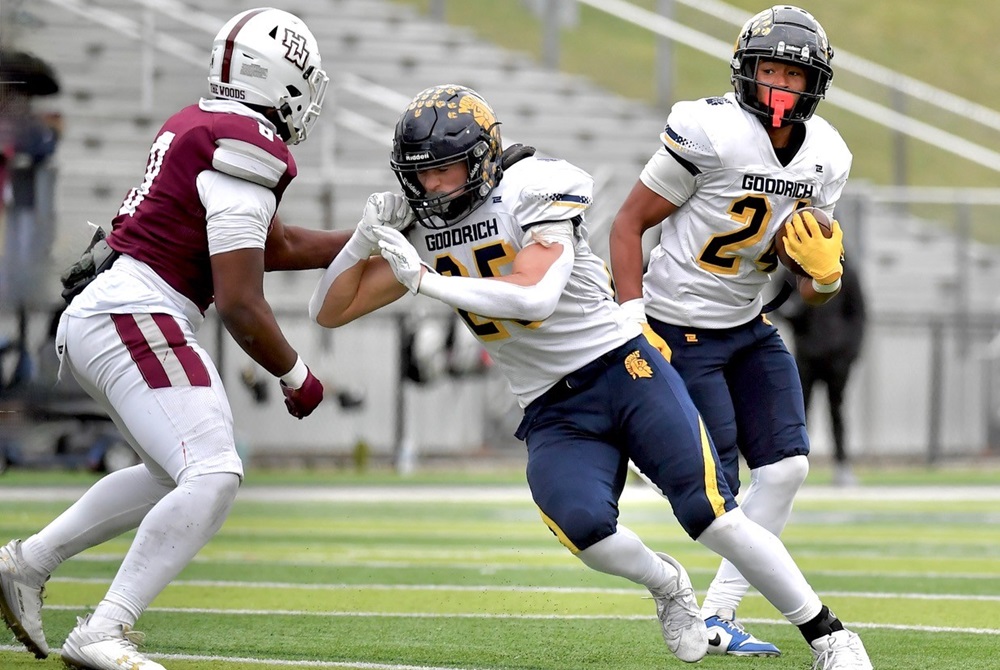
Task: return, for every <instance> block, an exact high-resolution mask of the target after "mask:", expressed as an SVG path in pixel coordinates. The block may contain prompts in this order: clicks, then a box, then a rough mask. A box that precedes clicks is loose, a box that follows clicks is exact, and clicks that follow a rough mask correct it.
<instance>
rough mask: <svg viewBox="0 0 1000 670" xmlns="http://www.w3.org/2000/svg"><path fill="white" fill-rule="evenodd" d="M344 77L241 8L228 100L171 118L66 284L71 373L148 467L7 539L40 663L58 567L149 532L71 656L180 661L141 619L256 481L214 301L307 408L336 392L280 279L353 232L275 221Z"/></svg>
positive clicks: (123, 474)
mask: <svg viewBox="0 0 1000 670" xmlns="http://www.w3.org/2000/svg"><path fill="white" fill-rule="evenodd" d="M327 83H328V78H327V76H326V74H325V72H324V71H323V69H322V65H321V61H320V54H319V50H318V47H317V44H316V39H315V38H314V37H313V35H312V33H311V32H310V31H309V29H308V28H307V27H306V25H305V24H304V23H303V22H302V21H301V20H300V19H299V18H297V17H295V16H293V15H292V14H289V13H288V12H284V11H280V10H276V9H269V8H259V9H252V10H247V11H245V12H241V13H239V14H237V15H236V16H234V17H233V18H232V19H230V20H229V21H228V22H227V23H226V24H225V25H224V26H223V27H222V30H221V31H220V32H219V33H218V35H217V36H216V38H215V42H214V45H213V49H212V61H211V65H210V70H209V77H208V85H209V90H210V92H211V96H210V97H208V98H204V99H202V100H201V101H200V102H199V103H198V104H193V105H190V106H187V107H185V108H184V109H181V110H180V111H178V112H177V113H175V114H173V115H172V116H171V117H170V118H169V119H167V120H166V122H165V123H164V125H163V127H162V128H161V129H160V131H159V133H158V134H157V137H156V140H155V141H154V142H153V145H152V148H151V150H150V154H149V161H148V164H147V165H146V169H145V170H144V176H143V178H142V180H141V184H137V186H136V188H134V189H132V191H131V192H130V193H129V194H128V195H127V196H126V198H125V200H124V202H123V203H122V205H121V208H120V209H119V210H118V215H117V216H116V217H115V218H114V220H113V221H112V231H111V234H110V235H109V236H108V238H107V240H101V241H97V240H96V239H95V245H93V248H92V249H90V250H89V251H88V259H89V261H90V262H89V263H86V264H82V265H81V264H78V267H77V270H78V271H76V272H73V273H70V274H68V275H67V276H66V285H67V286H66V288H67V290H66V292H65V293H64V296H67V299H71V302H70V304H69V307H67V309H66V311H65V313H64V314H63V316H62V319H61V320H60V323H59V329H58V332H57V335H56V344H57V353H58V354H59V358H60V361H61V365H62V366H64V367H65V368H68V371H63V373H64V374H69V373H70V372H71V373H72V374H73V375H74V376H75V377H76V378H77V380H78V381H79V382H80V384H81V385H82V386H83V387H84V388H85V389H86V390H87V391H88V393H90V395H92V396H93V397H94V399H95V400H97V401H98V402H99V403H100V404H101V406H102V407H103V408H104V409H105V410H106V411H107V412H108V414H109V415H110V416H111V417H112V418H113V419H114V422H115V424H116V425H117V427H118V429H119V430H120V431H121V433H122V434H123V435H124V436H126V438H127V439H128V441H129V444H131V446H132V447H133V448H134V449H135V451H136V453H137V454H139V456H140V457H141V458H142V461H143V462H142V463H141V464H140V465H137V466H135V467H131V468H126V469H124V470H119V471H117V472H113V473H111V474H109V475H107V476H106V477H104V478H102V479H101V480H100V481H99V482H97V483H96V484H94V486H93V487H91V488H90V489H89V490H88V491H87V492H86V493H85V494H84V495H83V497H81V498H80V500H78V501H77V502H76V503H74V504H73V505H72V506H71V507H70V508H69V509H68V510H66V511H65V512H63V513H62V514H61V515H60V516H59V517H58V518H56V519H55V520H54V521H52V523H50V524H49V525H47V526H46V527H45V528H43V529H42V530H40V531H39V532H38V533H36V534H34V535H32V536H30V537H28V538H26V539H25V540H24V541H23V542H22V541H20V540H14V541H12V542H10V543H9V544H7V545H6V546H3V547H0V613H2V615H3V618H4V620H5V622H6V623H7V625H8V627H10V628H11V630H12V631H13V632H14V634H15V635H16V637H17V639H18V640H20V641H21V642H22V643H23V644H24V645H25V646H26V647H27V648H28V649H29V650H30V651H32V652H34V654H35V655H36V656H38V657H39V658H44V657H45V656H46V654H47V653H48V644H47V641H46V639H45V635H44V631H43V630H42V618H41V607H42V592H43V587H44V584H45V581H46V580H47V579H48V577H49V575H50V574H51V573H52V571H53V570H55V569H56V567H57V566H59V564H60V563H62V562H63V561H65V560H66V559H68V558H69V557H71V556H74V555H76V554H78V553H79V552H81V551H83V550H85V549H88V548H90V547H93V546H96V545H98V544H100V543H102V542H105V541H107V540H109V539H111V538H114V537H117V536H119V535H121V534H122V533H125V532H127V531H130V530H133V529H136V535H135V539H134V541H133V542H132V544H131V546H130V547H129V550H128V552H127V553H126V555H125V558H124V560H123V562H122V565H121V567H120V569H119V571H118V574H117V575H116V576H115V579H114V581H113V582H112V584H111V587H110V589H109V590H108V592H107V594H106V595H105V596H104V598H103V599H102V600H101V602H100V603H99V604H98V605H97V607H96V608H95V610H94V612H93V613H92V614H90V615H89V616H87V617H85V618H81V619H79V620H78V623H77V626H76V627H75V628H73V630H72V631H71V632H70V634H69V637H67V639H66V641H65V642H64V643H63V645H62V650H61V654H62V658H63V661H64V662H65V663H66V664H67V665H69V666H70V667H73V668H80V669H84V670H120V669H121V668H126V667H127V668H140V667H141V668H142V669H143V670H163V666H161V665H160V664H159V663H156V662H154V661H152V660H150V659H149V657H147V656H146V655H145V654H143V653H141V652H140V651H139V650H138V649H137V648H136V644H135V640H136V639H137V638H136V636H135V635H134V632H133V631H132V627H133V626H134V625H135V623H136V620H137V619H138V618H139V616H140V615H141V614H142V613H143V611H145V609H146V608H147V607H148V606H149V604H150V603H151V602H152V600H153V599H154V598H155V597H156V596H157V594H159V593H160V592H161V591H162V590H163V589H164V588H165V587H166V586H167V584H169V583H170V582H171V581H172V580H173V579H174V578H175V577H176V576H177V575H178V574H179V573H180V571H181V570H182V569H183V568H184V567H185V566H186V565H187V564H188V563H189V562H190V561H191V559H192V558H193V557H194V556H195V554H196V553H197V552H198V551H199V550H200V549H201V548H202V547H203V546H204V545H205V544H206V543H207V542H208V541H209V540H210V539H211V538H212V536H213V535H214V534H215V533H216V531H218V529H219V528H220V527H221V526H222V524H223V522H224V521H225V519H226V516H227V514H228V513H229V510H230V507H231V506H232V504H233V501H234V499H235V497H236V493H237V490H238V489H239V486H240V482H241V481H242V478H243V466H242V463H241V461H240V458H239V455H238V454H237V452H236V445H235V441H234V437H233V416H232V410H231V409H230V406H229V400H228V398H227V396H226V390H225V388H223V385H222V379H221V377H220V376H219V372H218V371H217V370H216V368H215V365H214V364H213V362H212V360H211V358H210V357H209V355H208V353H207V352H206V351H205V350H204V349H203V348H202V347H201V346H200V345H199V343H198V341H197V340H196V338H195V331H197V329H198V327H199V326H200V325H201V323H202V322H203V320H204V312H205V310H206V309H208V307H209V305H211V304H212V303H213V302H214V304H215V306H216V310H217V312H218V314H219V316H220V318H221V319H222V322H223V323H224V324H225V326H226V328H227V329H228V330H229V332H230V334H231V335H232V336H233V338H234V339H235V340H236V341H237V342H238V343H239V344H240V346H241V347H243V349H244V350H245V351H246V352H247V354H248V355H250V356H251V357H252V358H253V359H254V360H255V361H256V362H257V363H259V364H260V365H261V366H262V367H264V368H265V369H267V370H268V371H269V372H271V373H272V374H273V375H274V376H275V378H276V380H275V383H278V379H280V380H281V388H282V391H283V393H284V395H285V404H286V406H287V408H288V411H289V412H290V413H291V414H292V415H293V416H295V417H298V418H302V417H304V416H306V415H308V414H309V413H310V412H312V411H313V410H314V409H315V408H316V406H317V405H318V404H319V403H320V401H321V400H322V398H323V386H322V384H321V383H320V382H319V380H317V379H316V377H315V376H313V374H312V373H311V372H310V371H309V368H308V367H307V366H306V364H305V363H304V362H303V361H302V359H301V358H300V357H299V356H298V355H297V354H296V352H295V349H293V348H292V346H291V344H290V343H289V342H288V341H287V340H286V339H285V337H284V335H283V334H282V331H281V329H280V327H279V325H278V323H277V321H276V320H275V317H274V314H273V313H272V310H271V308H270V306H269V305H268V303H267V300H266V299H265V297H264V292H263V278H264V271H265V270H266V269H267V270H275V269H278V270H293V269H307V268H322V267H326V266H327V265H329V263H330V261H331V260H332V259H333V258H334V257H335V256H336V254H337V252H338V251H339V250H340V248H341V247H342V246H343V244H344V242H345V241H346V239H347V235H346V234H344V233H342V232H336V233H332V232H324V231H313V230H307V229H304V228H298V227H292V226H285V225H283V224H282V223H281V222H280V220H278V218H277V217H276V215H275V212H276V209H277V206H278V203H279V202H280V200H281V196H282V194H283V193H284V191H285V187H286V186H287V185H288V183H289V182H290V181H291V180H292V179H293V178H294V177H295V174H296V168H295V161H294V160H293V159H292V156H291V154H290V153H289V149H288V145H289V144H296V143H298V142H299V141H301V140H303V139H305V137H306V135H307V134H308V133H309V130H310V129H311V128H312V127H313V125H314V124H315V122H316V120H317V118H318V116H319V113H320V111H321V108H322V104H323V98H324V94H325V91H326V87H327ZM95 266H96V267H95Z"/></svg>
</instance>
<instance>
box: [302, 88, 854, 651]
mask: <svg viewBox="0 0 1000 670" xmlns="http://www.w3.org/2000/svg"><path fill="white" fill-rule="evenodd" d="M498 126H499V124H498V122H497V120H496V116H495V114H494V113H493V110H492V109H491V107H490V106H489V105H488V104H487V103H486V101H485V100H483V98H482V97H480V96H479V95H478V94H477V93H475V92H474V91H472V90H470V89H467V88H464V87H461V86H450V85H446V86H436V87H433V88H430V89H427V90H425V91H423V92H422V93H420V94H419V95H417V97H416V98H414V99H413V101H412V102H411V103H410V105H409V107H408V108H407V109H406V111H404V112H403V115H402V116H401V117H400V119H399V121H398V122H397V124H396V132H395V138H394V142H393V154H392V168H393V170H394V171H395V172H396V175H397V177H398V179H399V182H400V184H401V186H402V188H403V192H404V194H405V200H404V198H403V197H400V196H398V195H394V194H391V193H383V194H375V195H373V196H372V197H371V198H369V201H368V205H367V206H366V208H365V215H364V217H363V218H362V221H361V223H360V224H359V225H358V228H357V230H356V231H355V233H354V235H353V236H352V237H351V239H350V241H348V243H347V245H346V246H345V247H344V251H343V252H342V253H341V254H340V255H339V256H338V257H337V259H336V260H335V261H334V262H333V263H332V264H331V266H330V268H329V269H328V270H327V272H326V273H325V275H324V277H323V279H322V281H321V283H320V285H319V286H318V287H317V289H316V292H315V293H314V295H313V299H312V301H311V303H310V310H309V311H310V314H311V315H312V316H313V317H314V318H315V319H316V320H317V321H318V322H319V323H320V324H321V325H323V326H327V327H336V326H340V325H343V324H345V323H348V322H349V321H351V320H353V319H355V318H357V317H359V316H362V315H363V314H366V313H368V312H371V311H373V310H375V309H377V308H379V307H381V306H383V305H386V304H389V303H391V302H393V301H394V300H396V299H398V298H400V297H402V296H403V295H405V294H406V292H407V291H410V292H412V293H421V294H424V295H427V296H430V297H433V298H436V299H438V300H441V301H442V302H444V303H446V304H448V305H450V306H451V307H453V308H455V309H456V310H458V313H459V314H460V315H461V317H462V319H463V320H464V321H465V324H466V326H467V327H468V328H469V329H470V330H471V331H472V332H473V333H474V334H475V335H476V336H477V337H478V338H479V339H480V341H481V342H482V343H483V346H485V347H486V348H487V349H488V350H489V352H490V354H491V356H492V357H493V359H494V360H495V361H496V363H497V365H498V366H499V367H500V369H501V370H502V371H503V373H504V375H505V376H506V377H507V380H508V382H509V384H510V387H511V390H512V391H513V392H514V394H515V395H516V396H517V398H518V400H519V402H520V404H521V406H522V407H523V408H524V410H525V414H524V419H523V421H522V422H521V425H520V427H519V428H518V431H517V436H518V437H519V438H520V439H522V440H524V441H525V442H526V444H527V449H528V465H527V477H528V484H529V487H530V489H531V494H532V497H533V499H534V501H535V503H536V504H537V505H538V507H539V509H540V511H541V514H542V519H543V521H544V522H545V524H546V525H547V526H548V527H549V528H550V529H551V530H552V532H553V533H554V534H555V536H556V537H557V538H558V539H559V541H560V542H562V543H563V544H564V545H565V546H566V547H567V548H568V549H569V550H570V551H571V552H572V553H573V554H574V555H575V556H577V557H578V558H579V559H580V560H581V561H583V562H584V563H585V564H586V565H587V566H589V567H591V568H593V569H595V570H599V571H601V572H606V573H609V574H612V575H618V576H620V577H624V578H626V579H629V580H631V581H633V582H635V583H637V584H641V585H643V586H645V587H646V588H648V589H649V591H650V593H652V595H653V599H654V600H655V602H656V609H657V615H658V617H659V620H660V623H661V627H662V632H663V637H664V640H665V641H666V643H667V646H668V648H669V649H670V650H671V651H672V652H673V653H674V654H676V655H677V657H678V658H680V659H682V660H685V661H689V662H694V661H697V660H699V659H701V658H702V657H703V656H704V655H705V653H706V651H707V648H708V631H707V629H706V627H705V624H704V621H703V620H702V618H701V615H700V613H699V611H698V606H697V602H696V600H695V597H694V593H693V591H692V589H691V582H690V580H689V579H688V576H687V573H686V572H685V570H684V568H683V567H682V566H681V564H680V563H678V562H677V561H675V560H674V559H673V558H671V557H670V556H668V555H666V554H662V553H655V552H653V551H652V550H651V549H649V548H648V547H647V546H646V545H645V544H643V542H642V541H641V540H640V539H639V537H637V536H636V534H635V533H633V532H632V531H630V530H629V529H627V528H625V527H624V526H621V525H620V524H619V523H618V497H619V496H620V494H621V492H622V489H623V487H624V485H625V478H626V475H627V465H628V461H629V459H631V460H632V461H633V462H635V463H636V464H637V465H638V467H639V468H640V469H641V470H642V472H643V473H644V474H645V475H646V476H647V477H648V478H649V479H651V480H652V481H653V482H655V483H656V485H657V486H659V487H660V489H661V490H662V491H664V492H666V495H667V497H668V498H669V499H670V503H671V506H672V507H673V511H674V514H675V515H676V516H677V518H678V520H679V521H680V523H681V525H682V526H683V528H684V529H685V531H687V533H688V534H689V535H690V536H691V537H692V538H696V539H697V540H698V541H699V542H702V543H703V544H705V546H707V547H709V548H710V549H712V550H713V551H716V552H717V553H719V554H721V555H724V556H726V557H727V558H728V559H729V560H731V561H733V562H734V563H735V564H736V565H738V566H739V567H740V569H741V570H743V571H744V574H746V575H748V576H749V577H750V579H751V581H752V582H753V584H754V585H755V586H756V587H757V589H758V590H759V591H760V592H761V593H763V594H764V595H765V597H767V598H768V599H769V600H770V601H771V602H772V603H773V604H774V605H775V607H777V608H778V609H779V610H780V611H781V612H783V613H785V614H786V616H788V618H789V620H791V621H793V622H794V623H797V624H799V627H800V629H801V630H802V632H803V635H805V637H806V639H807V640H808V641H809V642H811V643H812V645H813V648H814V649H816V650H821V649H825V648H829V647H832V646H835V645H836V644H838V641H839V640H841V639H842V638H841V636H842V635H847V636H850V639H851V643H850V644H851V645H852V648H853V649H855V651H856V653H857V654H858V655H860V656H864V647H863V646H862V645H861V642H860V640H859V639H858V638H857V636H855V635H853V633H848V632H847V631H845V630H843V626H842V625H841V623H840V621H839V620H837V619H836V617H834V616H833V615H832V614H831V613H830V612H829V610H828V609H827V608H825V607H823V605H822V603H821V602H820V600H819V597H818V596H817V595H816V593H815V592H813V590H812V589H811V588H810V587H809V585H808V583H806V581H805V578H804V577H803V576H802V573H801V572H800V571H799V569H798V568H797V567H796V565H795V563H794V562H793V560H792V558H791V556H789V555H788V552H787V551H786V550H785V548H784V546H783V545H782V544H781V541H780V540H778V538H777V537H775V536H774V535H772V534H771V533H769V532H768V531H766V530H765V529H764V528H762V527H761V526H759V525H757V524H756V523H754V522H752V521H750V520H749V519H747V518H746V516H744V514H743V512H742V511H740V510H739V508H738V507H737V506H736V502H735V500H734V499H733V496H732V495H731V493H730V492H729V487H728V486H727V485H726V482H725V478H724V477H723V476H722V475H721V472H720V469H721V466H720V463H719V461H718V458H717V456H716V454H715V450H714V449H713V447H712V444H711V441H710V439H709V438H708V435H707V433H706V431H705V429H704V427H703V425H702V422H701V419H700V417H699V416H698V412H697V410H696V409H695V407H694V404H693V403H692V402H691V399H690V397H689V396H688V394H687V391H686V389H685V388H684V385H683V382H682V381H681V379H680V377H679V376H678V375H677V373H676V372H675V371H674V370H673V368H671V366H670V365H669V364H668V363H667V361H666V360H664V358H663V357H662V356H661V355H660V354H659V352H658V351H657V350H656V349H655V348H653V346H651V345H650V344H649V343H648V342H647V340H646V338H644V337H643V336H642V329H641V328H640V326H639V325H638V324H637V323H635V322H634V321H632V320H630V319H629V318H628V315H627V314H626V312H625V310H623V309H622V308H621V307H620V306H619V305H618V304H617V303H616V302H615V301H614V293H613V290H612V288H611V281H610V276H609V275H608V273H607V270H606V268H605V266H604V264H603V262H602V261H600V260H599V259H598V258H597V257H596V256H595V255H594V254H593V253H592V252H591V250H590V247H589V245H588V243H587V235H586V228H585V223H584V217H585V214H586V211H587V210H588V208H589V207H590V205H591V198H592V195H593V181H592V179H591V178H590V176H589V175H588V174H586V173H585V172H583V171H582V170H580V169H578V168H576V167H574V166H573V165H570V164H569V163H566V162H564V161H561V160H549V159H542V158H537V157H534V156H530V155H527V154H530V153H531V152H530V151H525V150H524V149H523V148H518V147H511V148H509V149H508V150H507V151H506V152H503V151H501V143H500V132H499V127H498ZM407 205H409V206H407ZM411 207H412V212H411ZM413 214H415V215H416V219H417V222H418V225H413V226H411V225H410V224H411V223H412V219H413ZM401 230H402V231H404V232H400V231H401ZM376 251H378V252H380V253H381V255H372V254H373V253H375V252H376ZM775 566H780V567H777V568H776V567H775ZM864 658H865V660H866V661H867V657H866V656H864ZM820 667H822V668H824V669H826V670H831V669H834V668H838V669H839V668H863V667H864V666H863V665H848V664H845V663H840V664H839V665H838V664H833V663H825V664H823V665H821V666H820ZM868 667H870V666H868Z"/></svg>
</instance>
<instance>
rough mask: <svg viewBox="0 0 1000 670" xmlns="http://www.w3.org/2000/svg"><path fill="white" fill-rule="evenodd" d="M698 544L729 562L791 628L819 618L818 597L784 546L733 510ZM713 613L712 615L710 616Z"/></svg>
mask: <svg viewBox="0 0 1000 670" xmlns="http://www.w3.org/2000/svg"><path fill="white" fill-rule="evenodd" d="M698 541H699V542H701V543H702V544H704V545H705V546H706V547H708V548H709V549H711V550H712V551H714V552H715V553H717V554H719V555H720V556H723V557H724V558H727V559H729V561H730V562H732V563H733V565H735V566H736V568H737V569H739V571H740V572H741V573H742V574H744V575H746V577H747V578H748V579H749V580H750V583H751V584H753V586H754V587H755V588H756V589H757V590H758V591H760V593H761V595H763V596H764V597H765V598H767V600H768V602H770V603H771V604H772V605H774V606H775V608H777V610H778V611H779V612H781V613H782V614H783V615H784V616H785V618H786V619H788V620H789V621H790V622H792V623H793V624H796V625H798V624H802V623H805V622H806V621H809V620H810V619H811V618H813V617H814V616H816V615H817V614H819V611H820V608H821V607H822V606H823V605H822V603H821V602H820V599H819V596H818V595H816V592H815V591H813V589H812V587H811V586H809V583H808V582H807V581H806V578H805V577H804V576H803V575H802V571H801V570H799V567H798V566H797V565H796V564H795V561H794V560H792V557H791V556H790V555H789V553H788V550H787V549H785V545H783V544H782V543H781V540H779V539H778V538H777V537H775V536H774V535H773V534H772V533H770V532H768V531H767V530H766V529H765V528H763V527H762V526H760V525H758V524H756V523H754V522H753V521H751V520H750V519H748V518H747V517H746V516H745V515H744V514H743V512H742V511H740V510H739V509H734V510H733V511H731V512H727V513H725V514H723V515H722V516H721V517H719V518H718V519H716V520H715V521H713V522H712V525H710V526H709V527H708V528H707V529H706V530H705V532H703V533H702V534H701V535H699V536H698ZM713 613H714V612H713Z"/></svg>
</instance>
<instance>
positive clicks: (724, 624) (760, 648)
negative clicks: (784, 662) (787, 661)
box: [705, 610, 781, 656]
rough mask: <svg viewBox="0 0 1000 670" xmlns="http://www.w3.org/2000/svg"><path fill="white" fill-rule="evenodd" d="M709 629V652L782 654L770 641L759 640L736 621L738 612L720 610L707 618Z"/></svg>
mask: <svg viewBox="0 0 1000 670" xmlns="http://www.w3.org/2000/svg"><path fill="white" fill-rule="evenodd" d="M705 627H706V628H707V629H708V653H709V654H713V655H718V656H725V655H727V654H728V655H730V656H781V650H779V649H778V648H777V647H775V646H774V645H773V644H771V643H770V642H764V641H763V640H758V639H757V638H755V637H754V636H753V635H751V634H750V633H748V632H746V630H744V628H743V626H742V625H740V624H738V623H737V622H736V612H734V611H733V610H719V611H718V613H716V614H715V615H714V616H710V617H708V618H707V619H705Z"/></svg>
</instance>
